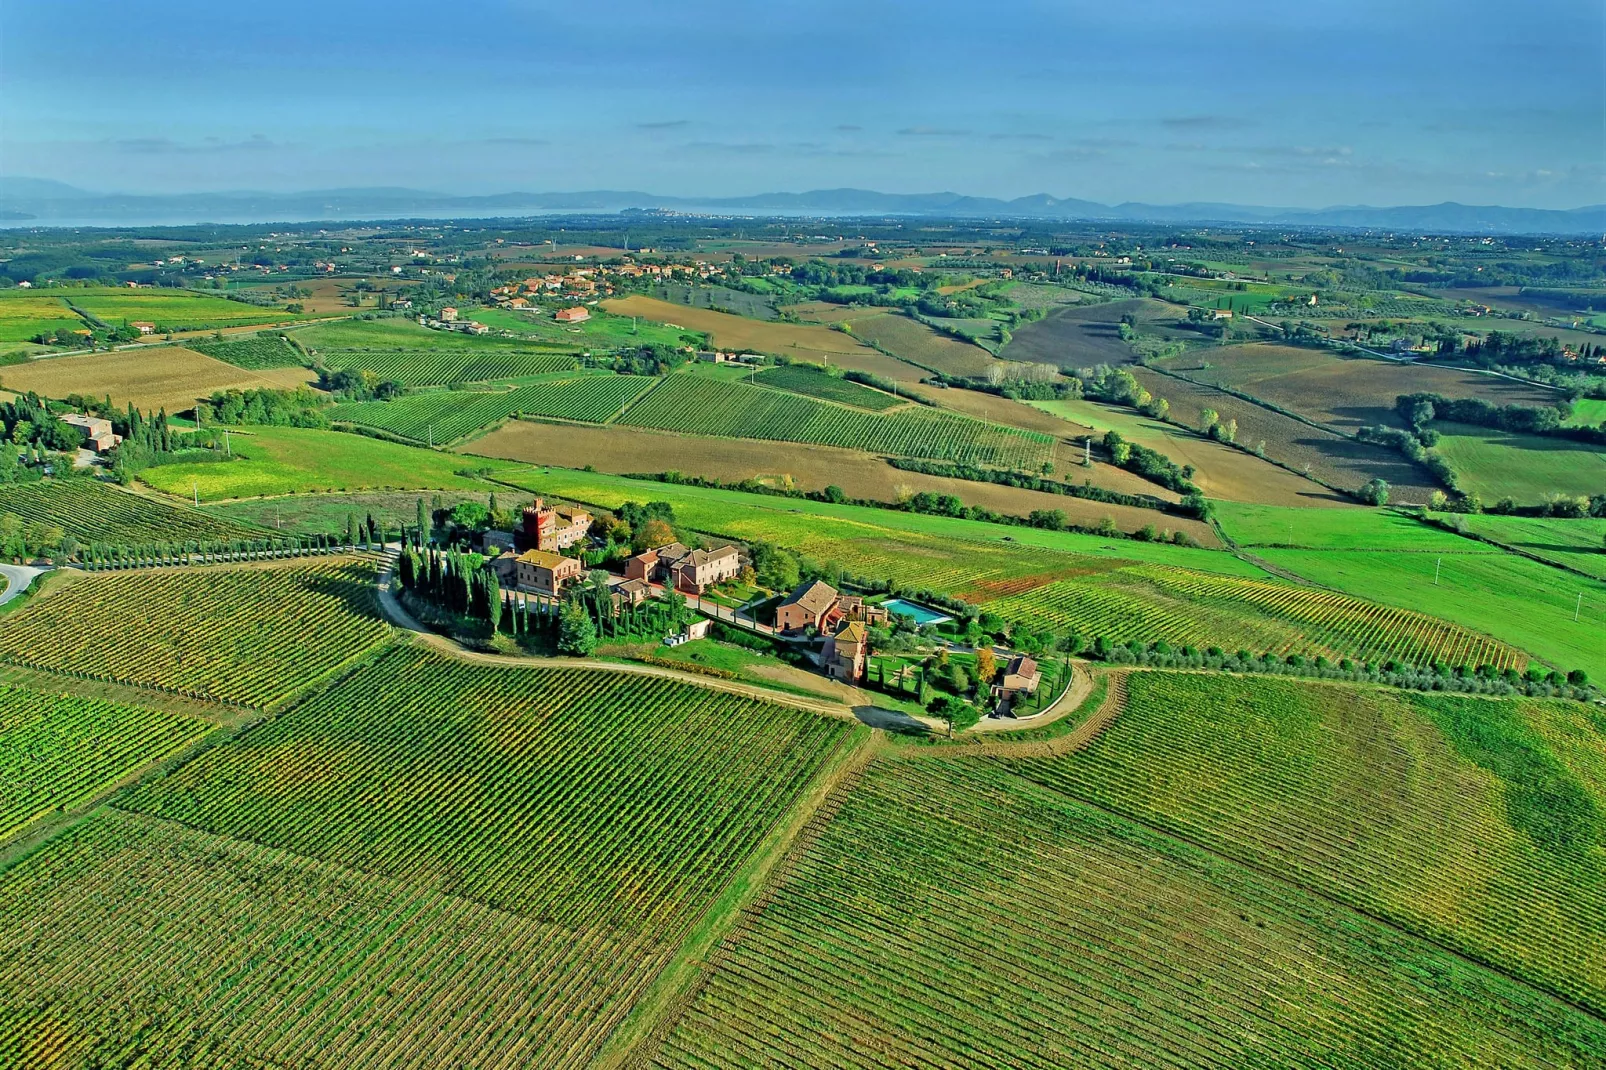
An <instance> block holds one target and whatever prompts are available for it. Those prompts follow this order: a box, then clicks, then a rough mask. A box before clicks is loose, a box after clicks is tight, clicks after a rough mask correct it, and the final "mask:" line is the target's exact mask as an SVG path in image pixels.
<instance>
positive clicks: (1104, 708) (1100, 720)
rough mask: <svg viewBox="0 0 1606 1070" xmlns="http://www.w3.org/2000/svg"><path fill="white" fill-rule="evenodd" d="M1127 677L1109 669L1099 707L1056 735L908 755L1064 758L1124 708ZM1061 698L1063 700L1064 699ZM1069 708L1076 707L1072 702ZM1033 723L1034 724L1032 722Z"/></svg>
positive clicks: (1087, 743)
mask: <svg viewBox="0 0 1606 1070" xmlns="http://www.w3.org/2000/svg"><path fill="white" fill-rule="evenodd" d="M1126 678H1127V674H1126V673H1125V672H1112V673H1110V674H1108V677H1107V679H1108V680H1109V681H1110V683H1109V689H1108V690H1107V691H1106V692H1105V693H1104V701H1102V702H1100V703H1099V705H1098V708H1097V709H1095V710H1094V711H1093V712H1092V713H1090V714H1089V715H1088V718H1087V720H1085V721H1083V722H1082V723H1081V724H1079V725H1077V726H1076V727H1075V728H1074V729H1072V730H1071V731H1070V732H1068V733H1066V734H1065V735H1063V736H1060V737H1058V738H1056V739H1045V740H1018V741H1013V742H1012V741H1010V740H1007V739H1005V740H991V739H989V740H985V741H980V742H977V743H974V744H969V743H964V744H960V745H959V746H957V747H932V748H922V749H920V750H916V751H911V752H910V753H909V754H908V755H907V756H908V757H909V758H911V759H920V758H943V757H956V758H971V757H975V758H1063V757H1065V756H1066V755H1069V754H1075V753H1076V752H1077V751H1079V750H1083V749H1085V748H1087V747H1089V746H1091V745H1092V744H1093V741H1094V740H1096V739H1098V738H1099V736H1100V735H1101V734H1103V732H1104V730H1105V729H1107V728H1109V727H1110V725H1112V724H1114V723H1115V719H1116V718H1117V717H1119V716H1121V712H1122V711H1123V710H1125V709H1126ZM1090 689H1091V682H1090V683H1089V685H1088V688H1087V689H1084V691H1083V692H1082V693H1083V695H1086V693H1087V690H1090ZM1061 701H1064V700H1063V699H1062V700H1061ZM1068 709H1069V710H1074V709H1076V705H1075V704H1072V705H1071V706H1069V707H1068ZM1032 727H1034V728H1035V727H1037V725H1036V724H1035V723H1034V724H1033V726H1032Z"/></svg>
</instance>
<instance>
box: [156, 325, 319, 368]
mask: <svg viewBox="0 0 1606 1070" xmlns="http://www.w3.org/2000/svg"><path fill="white" fill-rule="evenodd" d="M185 348H186V349H193V350H194V351H195V352H197V353H204V354H206V355H207V356H209V357H215V358H216V359H218V360H221V361H223V362H224V363H225V364H232V365H234V366H235V367H237V368H249V369H251V370H252V371H256V370H257V369H260V368H294V367H296V366H297V365H301V364H305V363H306V359H305V358H304V357H302V355H301V351H300V350H298V349H296V347H295V346H293V345H291V344H290V342H289V341H288V340H286V339H285V338H284V337H282V336H281V335H278V334H273V333H270V332H268V331H262V332H259V333H257V334H248V335H246V336H245V337H243V338H237V339H231V340H229V341H226V342H219V341H209V342H186V343H185Z"/></svg>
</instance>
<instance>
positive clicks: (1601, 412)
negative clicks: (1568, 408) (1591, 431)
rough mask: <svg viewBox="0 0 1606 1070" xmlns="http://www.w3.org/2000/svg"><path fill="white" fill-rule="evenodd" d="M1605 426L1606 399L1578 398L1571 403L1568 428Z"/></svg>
mask: <svg viewBox="0 0 1606 1070" xmlns="http://www.w3.org/2000/svg"><path fill="white" fill-rule="evenodd" d="M1601 424H1606V398H1579V399H1578V400H1577V401H1575V402H1573V414H1572V418H1571V419H1569V420H1568V421H1567V425H1568V426H1569V427H1599V426H1600V425H1601Z"/></svg>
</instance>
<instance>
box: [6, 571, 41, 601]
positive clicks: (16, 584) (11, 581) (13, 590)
mask: <svg viewBox="0 0 1606 1070" xmlns="http://www.w3.org/2000/svg"><path fill="white" fill-rule="evenodd" d="M46 571H48V570H47V569H42V568H34V567H33V566H32V565H0V576H4V577H5V578H6V593H5V594H0V606H3V605H5V604H6V603H7V602H9V601H11V600H12V599H13V598H15V597H17V596H18V595H20V594H21V593H22V592H23V591H26V590H27V589H28V585H29V584H31V583H32V582H33V581H34V577H35V576H38V575H40V574H41V573H44V572H46Z"/></svg>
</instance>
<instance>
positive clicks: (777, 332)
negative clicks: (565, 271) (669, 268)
mask: <svg viewBox="0 0 1606 1070" xmlns="http://www.w3.org/2000/svg"><path fill="white" fill-rule="evenodd" d="M602 307H603V308H605V309H607V310H608V311H609V312H612V313H614V314H615V315H619V316H641V317H643V318H645V319H650V320H656V321H657V322H659V323H675V324H679V325H680V326H681V327H684V328H687V329H688V330H693V331H702V332H704V333H706V334H708V335H709V336H710V337H712V338H713V340H714V344H715V345H717V346H721V347H724V348H726V349H745V350H752V351H753V352H755V353H771V354H774V355H776V356H783V357H792V358H794V359H797V360H810V359H818V358H817V357H812V356H811V354H826V353H830V354H833V355H834V354H837V353H844V354H846V353H853V352H856V351H857V350H859V349H860V348H861V347H860V346H859V345H858V343H856V342H854V341H853V339H852V338H850V337H848V336H847V335H845V334H843V333H842V332H841V331H833V330H831V329H830V328H829V327H815V326H811V325H806V324H796V323H765V322H762V321H760V320H753V319H747V318H746V317H743V316H733V315H731V314H729V313H727V312H715V311H713V310H711V309H706V308H687V307H686V306H685V305H677V304H673V303H671V302H669V301H660V300H658V299H657V298H653V297H643V296H641V295H639V294H633V295H631V296H629V297H619V298H614V299H612V300H608V301H604V302H603V303H602ZM832 363H837V362H836V361H835V360H833V361H832ZM844 366H846V365H844Z"/></svg>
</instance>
